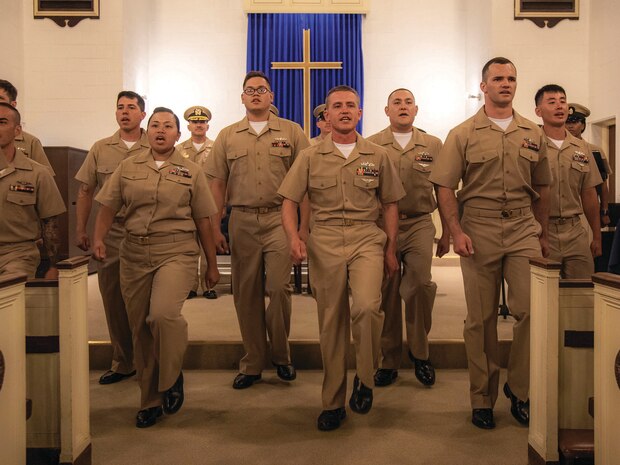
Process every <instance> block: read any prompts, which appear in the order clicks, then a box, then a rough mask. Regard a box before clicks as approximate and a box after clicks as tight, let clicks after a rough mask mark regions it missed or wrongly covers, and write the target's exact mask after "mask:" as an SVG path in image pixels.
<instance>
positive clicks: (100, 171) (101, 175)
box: [97, 166, 116, 188]
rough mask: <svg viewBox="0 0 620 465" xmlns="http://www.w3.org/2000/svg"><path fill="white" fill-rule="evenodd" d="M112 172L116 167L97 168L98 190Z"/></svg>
mask: <svg viewBox="0 0 620 465" xmlns="http://www.w3.org/2000/svg"><path fill="white" fill-rule="evenodd" d="M114 170H116V166H97V185H98V186H99V187H100V188H101V187H102V186H103V185H104V183H105V182H106V181H107V180H108V178H109V177H110V176H112V173H114Z"/></svg>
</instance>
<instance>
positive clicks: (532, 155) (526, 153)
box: [519, 147, 540, 162]
mask: <svg viewBox="0 0 620 465" xmlns="http://www.w3.org/2000/svg"><path fill="white" fill-rule="evenodd" d="M519 155H520V156H522V157H523V158H526V159H528V160H529V161H532V162H537V161H538V159H539V158H540V157H539V155H538V154H537V153H536V152H534V151H533V150H530V149H526V148H525V147H523V148H520V149H519Z"/></svg>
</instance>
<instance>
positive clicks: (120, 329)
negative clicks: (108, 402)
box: [75, 91, 149, 384]
mask: <svg viewBox="0 0 620 465" xmlns="http://www.w3.org/2000/svg"><path fill="white" fill-rule="evenodd" d="M144 116H145V113H144V100H143V99H142V97H141V96H140V95H138V94H136V93H135V92H132V91H122V92H120V93H119V94H118V96H117V99H116V122H117V123H118V126H119V130H118V131H116V132H115V133H114V134H113V135H112V136H110V137H106V138H105V139H101V140H99V141H97V142H95V144H94V145H93V146H92V148H91V149H90V151H89V152H88V154H87V155H86V159H85V160H84V163H83V164H82V167H81V168H80V170H79V171H78V172H77V174H76V175H75V179H77V180H78V181H79V182H80V183H81V185H80V187H79V190H78V195H77V206H76V238H77V246H78V247H79V248H80V249H82V250H85V251H86V250H88V249H89V247H90V238H89V236H88V232H87V230H86V229H87V224H88V218H89V216H90V212H91V208H92V204H93V197H94V195H95V191H96V190H97V189H101V188H103V186H104V185H105V183H106V182H107V180H108V179H109V178H110V176H111V175H112V173H113V172H114V170H115V169H116V168H117V167H118V165H119V164H120V163H121V161H123V160H124V159H125V158H127V157H130V156H132V155H136V154H138V153H140V152H142V151H145V150H147V149H148V148H149V144H148V139H147V137H146V133H145V132H144V130H142V129H141V128H140V123H141V122H142V120H143V119H144ZM124 215H125V212H124V210H120V211H119V212H118V213H117V215H116V218H115V219H114V224H113V225H112V228H111V230H110V232H109V234H108V235H107V236H106V239H105V240H106V249H107V259H106V261H105V262H104V263H100V264H99V266H98V271H97V278H98V282H99V290H100V291H101V298H102V300H103V309H104V311H105V316H106V321H107V323H108V331H109V333H110V342H111V344H112V366H111V367H110V369H109V370H108V371H106V372H105V373H104V374H103V375H102V376H101V377H100V378H99V383H100V384H111V383H116V382H118V381H121V380H123V379H124V378H126V377H128V376H133V374H134V373H135V370H134V363H133V345H132V339H131V329H130V327H129V320H128V319H127V311H126V309H125V303H124V301H123V296H122V294H121V285H120V275H119V273H120V271H119V266H120V261H119V256H118V250H119V247H120V243H121V240H122V239H123V237H124V236H125V227H124V226H123V223H124V218H123V217H124Z"/></svg>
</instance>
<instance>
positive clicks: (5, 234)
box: [0, 150, 66, 244]
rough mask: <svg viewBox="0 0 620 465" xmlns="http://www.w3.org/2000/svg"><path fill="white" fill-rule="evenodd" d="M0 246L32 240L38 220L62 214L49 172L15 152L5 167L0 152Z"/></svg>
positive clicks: (39, 235)
mask: <svg viewBox="0 0 620 465" xmlns="http://www.w3.org/2000/svg"><path fill="white" fill-rule="evenodd" d="M0 199H1V204H2V209H1V211H2V213H1V214H0V244H6V243H12V242H24V241H35V240H37V239H38V238H39V237H41V232H40V227H39V221H40V220H41V219H43V218H50V217H52V216H57V215H60V214H61V213H64V212H65V211H66V209H65V204H64V202H63V200H62V196H61V195H60V192H59V191H58V188H57V187H56V183H55V182H54V178H52V175H51V173H50V172H49V170H48V169H47V168H46V167H45V166H43V165H41V164H39V163H37V162H36V161H33V160H31V159H29V158H27V157H26V156H25V155H24V154H23V152H21V151H19V150H16V153H15V158H14V159H13V163H11V164H9V163H8V162H7V160H6V157H5V156H4V154H3V153H2V151H0Z"/></svg>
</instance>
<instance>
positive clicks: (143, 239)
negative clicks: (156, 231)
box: [136, 236, 149, 244]
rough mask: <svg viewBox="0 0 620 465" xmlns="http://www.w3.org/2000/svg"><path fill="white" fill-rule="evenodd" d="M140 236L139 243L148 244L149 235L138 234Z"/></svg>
mask: <svg viewBox="0 0 620 465" xmlns="http://www.w3.org/2000/svg"><path fill="white" fill-rule="evenodd" d="M136 237H137V238H138V243H139V244H148V243H149V236H136Z"/></svg>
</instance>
